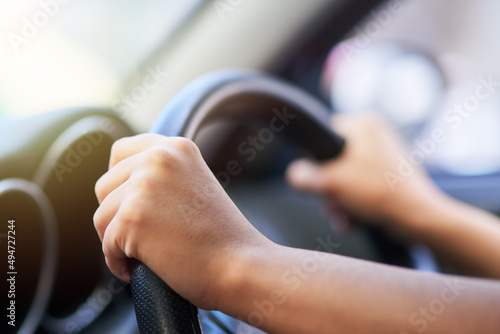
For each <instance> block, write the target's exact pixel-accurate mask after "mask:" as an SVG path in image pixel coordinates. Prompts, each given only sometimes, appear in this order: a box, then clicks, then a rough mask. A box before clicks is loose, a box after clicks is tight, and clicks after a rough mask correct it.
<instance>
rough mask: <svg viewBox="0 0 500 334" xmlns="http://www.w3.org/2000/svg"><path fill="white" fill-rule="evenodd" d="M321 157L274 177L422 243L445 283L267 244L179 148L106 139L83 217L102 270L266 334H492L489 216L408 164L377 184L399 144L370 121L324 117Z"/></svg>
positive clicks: (494, 261) (495, 241) (498, 252)
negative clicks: (329, 124)
mask: <svg viewBox="0 0 500 334" xmlns="http://www.w3.org/2000/svg"><path fill="white" fill-rule="evenodd" d="M334 124H335V130H336V131H337V132H339V133H340V134H342V135H343V136H344V137H345V138H346V141H347V143H348V144H347V146H346V148H345V151H344V152H343V154H342V156H341V157H340V158H338V159H336V160H334V161H330V162H326V163H324V164H318V163H315V162H312V161H297V162H294V163H293V164H292V165H290V166H289V168H288V170H287V175H286V177H287V180H288V181H289V183H290V184H291V185H292V186H293V187H295V188H297V189H299V190H303V191H308V192H313V193H316V194H319V195H322V196H324V197H325V198H326V199H327V201H328V202H330V205H335V207H336V208H338V209H339V210H341V211H343V212H345V213H347V214H348V215H350V216H355V217H357V218H363V219H365V220H368V221H370V222H372V223H373V224H379V225H380V226H382V227H383V228H385V229H386V230H387V231H388V232H389V233H391V234H394V235H396V236H399V237H401V238H406V239H412V240H415V241H419V242H422V243H425V244H427V245H428V246H429V247H431V248H432V249H433V250H434V251H436V253H438V254H440V255H442V256H443V258H445V259H447V260H449V261H451V262H452V263H453V264H455V265H457V266H460V267H461V268H463V269H464V270H465V272H466V273H469V274H474V275H476V276H481V277H485V278H490V279H479V278H466V277H460V278H457V277H451V276H446V275H438V274H428V273H422V272H416V271H413V270H409V269H401V268H396V267H391V266H387V265H382V264H377V263H371V262H367V261H362V260H357V259H352V258H348V257H343V256H338V255H334V254H327V253H321V252H315V251H308V250H300V249H293V248H288V247H284V246H280V245H277V244H275V243H273V242H271V241H270V240H268V239H266V238H265V237H264V236H263V235H262V234H260V233H259V232H258V231H257V230H256V229H255V228H253V226H252V225H251V223H250V222H248V221H247V220H246V218H245V217H244V216H243V215H242V214H241V212H240V211H239V210H238V208H237V207H236V206H235V205H234V204H233V202H232V201H231V200H230V198H229V197H228V196H227V194H226V193H225V192H224V190H223V188H222V187H221V186H220V185H219V184H218V182H217V180H216V179H215V177H214V176H213V174H212V173H211V171H210V170H209V168H208V166H207V165H206V164H205V162H204V161H203V159H202V157H201V154H200V152H199V150H198V148H197V147H196V145H195V144H193V143H192V142H191V141H189V140H187V139H183V138H167V137H163V136H158V135H151V134H148V135H139V136H136V137H131V138H125V139H122V140H119V141H117V142H116V143H115V144H114V145H113V148H112V154H111V160H110V170H109V171H108V173H106V174H105V175H104V176H103V177H102V178H101V179H100V180H99V181H98V182H97V184H96V194H97V198H98V200H99V203H100V207H99V209H98V210H97V212H96V213H95V216H94V223H95V227H96V230H97V232H98V234H99V237H100V238H101V240H102V242H103V252H104V255H105V257H106V262H107V264H108V266H109V268H110V269H111V271H112V272H113V273H114V274H115V275H116V276H118V277H119V278H121V279H123V280H125V281H128V280H129V274H128V269H127V259H128V258H136V259H138V260H140V261H142V262H144V263H145V264H146V265H148V266H149V267H150V268H151V269H152V270H153V271H155V272H156V273H157V274H158V275H159V276H160V277H161V278H162V279H163V280H164V281H165V282H167V283H168V284H169V285H170V286H171V287H172V288H173V289H174V290H176V291H177V292H178V293H179V294H181V295H182V296H184V297H185V298H187V299H188V300H189V301H191V302H192V303H194V304H195V305H196V306H198V307H201V308H205V309H215V310H220V311H222V312H224V313H227V314H229V315H231V316H233V317H236V318H240V319H241V320H244V321H246V322H248V323H250V324H252V325H254V326H257V327H260V328H262V329H263V330H265V331H267V332H272V333H292V332H293V333H325V332H328V333H400V334H401V333H421V332H424V331H425V332H426V333H478V332H480V333H486V334H487V333H498V332H499V331H500V283H499V281H498V280H495V279H500V268H499V266H498V263H499V262H498V260H499V259H500V222H499V220H498V219H497V218H496V217H494V216H493V215H490V214H488V213H485V212H483V211H480V210H478V209H475V208H473V207H470V206H468V205H466V204H463V203H460V202H457V201H455V200H453V199H451V198H449V197H448V196H446V195H445V194H443V193H442V192H441V191H439V190H438V189H437V188H436V187H435V186H434V185H433V184H432V182H431V181H430V180H429V178H428V177H427V175H426V174H425V172H424V171H422V170H416V172H415V173H414V174H413V175H411V176H410V177H409V178H407V179H405V181H404V182H401V183H399V184H398V185H397V187H396V189H394V190H391V189H390V187H389V186H388V185H387V183H386V181H385V179H384V177H383V175H384V173H385V172H387V171H397V163H398V159H397V158H398V156H399V155H404V154H405V148H404V145H403V144H402V143H401V140H400V139H399V137H398V136H397V134H396V133H395V132H394V130H393V129H391V128H390V127H388V126H387V125H385V124H383V123H382V122H380V121H378V120H373V119H365V118H363V119H353V118H347V119H346V118H340V119H335V121H334Z"/></svg>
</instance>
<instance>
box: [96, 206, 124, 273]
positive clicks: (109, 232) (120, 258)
mask: <svg viewBox="0 0 500 334" xmlns="http://www.w3.org/2000/svg"><path fill="white" fill-rule="evenodd" d="M121 235H122V234H121V233H120V224H119V217H117V216H115V218H114V219H113V220H112V221H111V223H110V224H109V225H108V227H107V228H106V231H105V233H104V238H103V241H102V251H103V253H104V256H105V258H106V265H107V266H108V268H109V270H111V272H112V273H113V274H114V275H115V276H116V277H118V278H119V279H121V280H123V281H125V282H130V274H129V269H128V260H129V259H128V257H127V256H126V255H125V252H124V251H123V248H124V247H123V244H124V242H123V240H121V239H120V237H121Z"/></svg>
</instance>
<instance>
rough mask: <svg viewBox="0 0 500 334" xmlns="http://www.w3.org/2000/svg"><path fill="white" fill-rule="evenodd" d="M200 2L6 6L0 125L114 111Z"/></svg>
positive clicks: (0, 11) (0, 49) (14, 2)
mask: <svg viewBox="0 0 500 334" xmlns="http://www.w3.org/2000/svg"><path fill="white" fill-rule="evenodd" d="M201 3H202V1H201V0H183V1H173V0H166V1H165V0H163V1H160V0H152V1H120V0H86V1H69V0H37V1H35V0H24V1H22V0H21V1H19V0H5V1H1V2H0V35H1V36H2V38H1V42H0V73H1V78H0V118H2V117H22V116H27V115H32V114H36V113H42V112H46V111H50V110H55V109H60V108H66V107H73V106H108V105H111V104H112V101H113V99H116V96H117V94H118V93H119V92H120V88H121V87H122V85H123V83H124V81H125V80H126V79H127V78H128V77H130V76H131V75H134V72H137V71H138V68H139V67H140V65H141V63H143V62H144V61H145V60H146V58H147V57H148V56H149V55H151V54H152V53H153V52H154V51H155V50H156V48H157V47H159V46H160V45H161V44H162V43H164V42H165V41H166V40H167V39H168V38H169V37H171V36H172V34H173V33H175V31H176V30H177V28H178V27H180V26H181V25H182V24H183V23H185V22H186V21H187V19H188V18H189V17H191V16H192V14H193V13H194V11H195V10H196V9H197V8H198V7H199V5H200V4H201Z"/></svg>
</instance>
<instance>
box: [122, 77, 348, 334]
mask: <svg viewBox="0 0 500 334" xmlns="http://www.w3.org/2000/svg"><path fill="white" fill-rule="evenodd" d="M329 114H330V112H329V110H328V108H327V107H326V106H324V105H323V104H321V103H320V102H318V101H317V100H316V99H315V98H314V97H312V96H311V95H309V94H307V93H306V92H304V91H302V90H301V89H298V88H296V87H294V86H292V85H290V84H288V83H285V82H283V81H281V80H279V79H276V78H274V77H271V76H269V75H265V74H262V73H255V72H241V71H225V72H216V73H212V74H209V75H206V76H204V77H201V78H199V79H198V80H196V81H194V82H192V83H191V84H190V85H188V86H186V87H185V88H184V89H183V90H182V91H181V92H180V93H178V95H177V96H175V97H174V98H173V99H172V100H171V102H170V103H169V104H168V105H167V107H166V109H165V110H164V111H163V113H162V114H161V116H160V118H159V119H158V121H157V122H156V123H155V125H154V126H153V127H152V129H151V132H153V133H159V134H162V135H166V136H183V137H187V138H189V139H192V140H195V139H196V138H197V137H198V136H199V135H200V133H201V130H202V129H203V128H206V127H209V126H210V125H211V124H213V123H214V122H215V123H216V122H217V121H220V120H230V121H232V122H233V123H235V124H242V123H245V124H248V123H252V124H271V123H270V122H272V120H273V118H274V119H276V118H280V119H281V121H282V122H283V124H284V126H282V127H280V132H282V133H283V136H284V137H286V138H288V139H289V140H292V141H294V145H298V146H302V147H303V148H304V151H306V152H308V153H309V154H311V155H312V157H314V158H315V159H318V160H323V159H329V158H333V157H335V156H337V155H339V153H340V152H341V151H342V148H343V146H344V140H343V139H342V138H340V137H339V136H338V135H336V134H335V133H334V132H332V131H331V130H330V128H329V127H328V125H327V124H328V119H329ZM280 136H281V134H280ZM202 153H203V149H202ZM130 272H131V291H132V298H133V301H134V306H135V310H136V317H137V323H138V326H139V331H140V333H141V334H150V333H172V334H173V333H202V329H201V325H200V320H199V316H198V312H197V309H196V307H195V306H193V305H192V304H191V303H189V302H188V301H187V300H185V299H184V298H182V297H181V296H179V295H178V294H177V293H176V292H175V291H173V290H172V289H171V288H170V287H169V286H168V285H167V284H165V283H164V282H163V281H162V280H161V279H160V278H159V277H158V276H156V274H155V273H153V272H152V271H151V270H150V269H149V268H148V267H147V266H145V265H144V264H142V263H140V262H138V261H135V260H131V261H130Z"/></svg>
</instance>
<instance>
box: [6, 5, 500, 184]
mask: <svg viewBox="0 0 500 334" xmlns="http://www.w3.org/2000/svg"><path fill="white" fill-rule="evenodd" d="M314 2H316V4H315V5H314V6H308V5H307V4H305V3H303V2H300V1H292V2H289V5H287V6H286V7H284V6H283V4H282V3H280V2H279V1H278V2H276V3H274V4H266V5H264V4H263V3H261V2H258V1H257V2H256V3H254V4H251V3H249V1H231V2H228V1H201V0H186V1H148V2H146V3H139V2H122V1H117V0H108V1H95V0H91V1H67V2H64V1H61V2H58V1H56V0H51V1H49V0H45V1H31V0H23V1H15V0H4V1H2V2H0V34H1V35H2V36H3V38H2V39H1V42H0V73H1V80H0V117H2V118H19V117H25V116H29V115H33V114H39V113H44V112H47V111H51V110H56V109H61V108H67V107H75V106H99V107H112V108H115V110H117V111H118V112H120V111H121V115H120V116H122V117H123V118H125V120H127V121H128V122H129V123H131V125H132V126H133V127H134V128H135V129H136V130H137V131H145V130H147V129H148V127H149V126H150V124H151V123H152V121H153V120H154V118H155V116H156V115H157V114H158V112H159V111H160V110H161V108H162V106H163V105H164V104H165V103H166V102H167V101H168V99H169V97H171V96H172V95H173V93H175V92H176V91H177V90H178V89H179V88H180V87H182V86H183V85H184V84H186V83H187V82H189V81H190V79H192V78H194V77H196V76H198V75H200V74H203V73H204V72H206V71H209V70H212V69H217V68H224V67H251V68H259V69H266V70H271V71H274V72H279V73H280V74H282V75H284V76H287V77H289V78H291V79H292V80H293V81H296V82H297V83H299V84H303V85H305V86H309V87H310V90H312V91H313V92H314V93H315V94H317V95H321V96H322V97H323V98H324V99H325V100H326V102H328V103H330V104H331V106H332V108H333V109H334V110H336V111H338V112H346V113H359V112H361V111H362V110H363V111H366V110H368V109H371V110H373V112H375V113H378V114H381V115H382V116H384V117H386V118H387V119H389V120H390V121H391V122H392V123H393V124H394V125H396V126H397V127H398V128H399V129H400V130H401V131H402V133H403V134H404V135H405V136H406V138H407V139H409V142H410V144H412V143H413V140H415V139H418V138H420V137H427V136H429V131H430V130H432V129H433V128H435V127H441V126H448V125H450V124H441V123H443V115H444V113H445V112H446V111H447V110H448V109H449V108H453V106H454V105H456V104H457V103H459V104H460V103H463V102H464V100H465V99H466V98H467V97H468V96H469V95H470V94H474V90H475V86H477V85H478V84H479V83H480V82H479V81H478V80H479V78H480V77H483V78H488V77H489V76H491V75H498V67H499V66H498V59H499V53H500V40H499V39H498V36H496V31H498V22H497V19H496V17H497V15H498V13H499V11H500V4H499V3H498V2H496V1H494V0H479V1H467V0H455V1H443V0H442V1H432V0H419V1H410V0H408V1H392V2H383V1H382V4H381V5H379V6H378V7H376V8H375V9H373V11H372V12H371V13H370V14H368V15H367V16H366V17H365V18H364V21H360V22H359V23H358V24H357V25H356V28H354V29H352V28H351V29H350V30H349V31H346V32H345V34H344V35H343V36H344V37H342V38H341V39H342V40H344V41H345V42H343V43H340V44H338V43H332V45H330V47H331V49H333V51H332V52H331V53H330V55H329V57H326V58H325V57H323V55H322V54H321V53H317V52H316V53H313V52H309V53H307V52H303V53H299V54H297V55H294V56H291V55H290V54H291V53H292V51H296V49H295V50H294V49H293V47H289V46H287V44H286V43H290V40H288V39H290V37H289V36H291V35H293V36H294V39H295V40H296V42H297V43H296V44H297V45H307V44H304V43H303V40H304V39H305V36H311V34H313V33H314V32H316V31H318V28H317V27H314V26H311V25H310V24H309V25H301V21H303V22H306V21H307V19H308V17H311V16H313V15H317V11H318V9H321V8H323V9H324V8H325V6H326V8H332V11H333V9H334V8H335V7H338V6H339V5H335V4H334V5H332V4H333V3H341V1H318V0H317V1H314ZM328 3H330V4H329V5H328V6H327V5H325V4H328ZM371 3H374V2H373V1H372V2H371ZM265 6H267V7H265ZM391 8H393V9H394V10H392V12H391ZM387 13H389V15H388V16H387V15H386V14H387ZM299 14H300V15H299ZM328 19H330V20H331V19H332V16H331V15H330V16H329V17H326V18H322V19H321V20H318V21H317V22H318V26H321V25H324V24H325V23H324V21H326V20H328ZM273 20H274V21H277V20H279V21H280V23H279V24H275V25H272V26H271V25H270V23H272V22H273ZM285 20H286V21H289V22H288V23H286V22H283V21H285ZM284 31H285V32H288V36H287V34H286V33H284ZM338 31H342V30H341V29H339V30H338ZM336 33H338V32H332V36H333V35H335V34H336ZM183 35H186V36H187V35H189V36H188V37H187V38H186V39H185V40H183V39H182V37H181V36H183ZM263 35H266V36H263ZM235 40H238V41H239V43H237V44H235V43H234V41H235ZM323 43H324V44H325V42H324V41H323ZM349 43H350V44H349ZM316 44H317V43H316ZM326 44H327V43H326ZM346 45H351V46H350V47H348V46H346ZM271 46H272V47H271ZM322 47H325V45H323V46H322ZM276 50H280V52H281V58H282V59H281V60H280V59H277V57H278V56H277V55H278V52H277V51H276ZM287 50H290V53H289V54H286V53H285V54H284V52H283V51H287ZM313 51H314V50H313ZM311 54H313V55H314V56H315V57H316V59H313V60H314V62H313V61H312V60H311V59H310V58H311ZM287 58H293V59H294V60H293V64H292V65H290V62H288V63H287V61H288V60H287ZM280 61H282V62H283V63H286V64H287V66H281V67H280V65H276V64H278V63H279V62H280ZM318 63H321V64H323V65H322V73H319V74H318V73H317V72H315V71H312V70H311V68H312V67H318V66H319V65H318ZM304 64H308V65H310V67H307V68H305V67H304ZM148 71H149V72H151V71H162V73H163V76H162V78H161V81H162V82H161V87H160V88H159V89H157V90H156V91H155V92H149V91H147V92H146V93H145V94H146V95H147V96H145V97H143V96H138V97H136V98H135V100H134V97H133V96H132V101H130V98H131V97H130V96H129V95H130V93H131V92H133V89H134V87H136V86H137V85H141V80H143V79H144V77H145V76H147V75H148V73H149V72H148ZM304 78H305V79H304ZM306 80H307V81H308V82H307V84H304V81H306ZM312 81H314V84H313V83H311V82H312ZM311 87H312V88H311ZM137 93H142V94H143V95H144V92H137ZM127 98H128V100H127ZM139 100H140V101H139ZM127 101H128V102H127ZM499 103H500V102H499V94H492V96H491V97H490V98H488V99H487V100H485V101H481V103H480V104H479V105H478V106H477V107H476V108H475V110H474V112H473V116H471V117H470V118H468V119H467V122H463V124H460V126H459V127H458V129H453V131H447V133H449V138H448V140H446V142H444V143H442V145H439V147H438V148H437V152H436V153H435V154H432V155H431V156H429V157H426V163H427V164H429V165H431V166H434V167H438V168H441V169H443V170H446V171H447V172H451V173H454V174H460V175H477V174H487V173H492V172H495V171H498V170H499V169H500V150H498V149H497V147H496V146H497V145H495V143H498V142H499V141H500V131H498V124H500V113H498V112H497V110H498V104H499Z"/></svg>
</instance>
